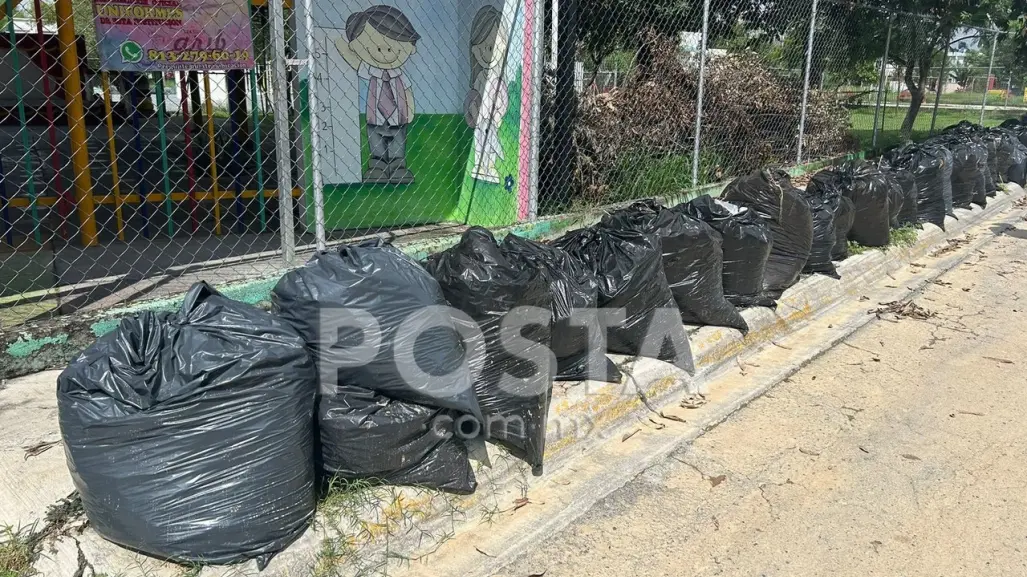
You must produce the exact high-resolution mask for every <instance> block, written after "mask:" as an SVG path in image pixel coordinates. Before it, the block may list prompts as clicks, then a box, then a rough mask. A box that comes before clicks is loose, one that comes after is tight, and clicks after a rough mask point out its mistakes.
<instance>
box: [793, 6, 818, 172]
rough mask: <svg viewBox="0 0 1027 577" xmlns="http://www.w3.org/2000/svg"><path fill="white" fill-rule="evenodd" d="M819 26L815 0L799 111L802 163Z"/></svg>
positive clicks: (799, 160) (798, 157) (798, 158)
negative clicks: (814, 48)
mask: <svg viewBox="0 0 1027 577" xmlns="http://www.w3.org/2000/svg"><path fill="white" fill-rule="evenodd" d="M816 27H817V0H813V7H812V9H811V12H810V16H809V40H808V42H807V43H806V72H805V75H804V76H803V81H802V109H801V111H800V112H799V146H798V147H797V148H798V152H797V153H796V155H795V163H796V164H802V140H803V138H805V135H806V105H807V104H808V103H809V75H810V69H811V68H812V67H813V34H814V32H815V31H816Z"/></svg>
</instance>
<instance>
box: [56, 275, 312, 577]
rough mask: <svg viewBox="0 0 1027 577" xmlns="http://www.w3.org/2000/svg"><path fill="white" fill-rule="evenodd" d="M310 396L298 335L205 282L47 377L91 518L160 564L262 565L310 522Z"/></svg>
mask: <svg viewBox="0 0 1027 577" xmlns="http://www.w3.org/2000/svg"><path fill="white" fill-rule="evenodd" d="M316 392H317V374H316V371H315V368H314V363H313V361H312V359H311V357H310V354H309V353H308V352H307V349H306V346H305V344H304V342H303V339H302V338H301V337H300V335H299V334H297V333H296V331H295V329H293V328H292V327H291V326H289V325H288V324H286V323H285V322H284V321H282V320H280V319H278V318H276V317H274V316H273V315H271V314H269V313H267V312H264V311H262V310H260V309H257V308H256V307H252V306H250V305H247V304H244V303H240V302H236V301H233V300H231V299H229V298H226V297H224V296H222V295H220V294H219V293H218V292H217V291H215V290H214V289H213V288H212V287H211V286H210V285H208V284H206V283H197V284H195V285H193V287H192V288H191V289H190V290H189V292H188V293H187V294H186V297H185V301H184V302H183V304H182V307H181V310H180V311H179V312H177V313H153V312H144V313H139V314H136V315H134V316H132V317H130V318H127V319H124V320H122V321H121V324H120V325H119V326H118V328H117V329H116V330H114V331H113V332H111V333H109V334H107V335H105V336H103V337H100V338H99V339H98V340H97V341H96V342H95V343H94V344H93V345H91V346H90V347H89V348H87V349H86V350H85V351H83V352H82V353H81V354H79V355H78V356H77V357H76V358H75V359H74V360H73V361H72V362H71V364H70V365H68V367H67V368H66V369H65V370H64V372H62V373H61V375H60V377H58V379H57V407H58V413H59V417H60V425H61V435H62V437H63V439H64V446H65V449H66V451H67V460H68V467H69V468H70V469H71V476H72V480H73V481H74V483H75V487H76V488H77V489H78V491H79V493H80V494H81V496H82V505H83V507H84V509H85V512H86V515H87V517H88V518H89V522H90V524H91V525H92V527H93V528H94V529H96V531H97V532H98V533H100V535H102V536H103V537H105V538H106V539H109V540H111V541H113V542H115V543H118V544H119V545H123V546H125V547H128V548H130V549H134V550H137V551H141V552H143V553H147V554H150V555H154V556H157V557H160V558H163V559H171V560H174V561H178V562H184V563H214V564H223V563H236V562H241V561H245V560H247V559H253V558H256V559H257V560H258V564H260V565H261V566H263V565H266V563H267V561H268V560H269V559H270V558H271V556H273V555H274V554H275V553H277V552H278V551H281V550H282V549H284V548H285V547H286V546H288V545H289V544H290V543H292V542H293V541H294V540H295V539H296V538H298V537H299V536H300V535H301V534H302V533H303V532H304V531H305V530H306V528H307V525H308V524H309V523H310V521H311V519H313V517H314V505H315V487H314V474H315V473H314V426H313V422H314V421H313V416H314V395H315V393H316Z"/></svg>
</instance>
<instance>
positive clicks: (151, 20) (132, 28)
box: [94, 0, 253, 72]
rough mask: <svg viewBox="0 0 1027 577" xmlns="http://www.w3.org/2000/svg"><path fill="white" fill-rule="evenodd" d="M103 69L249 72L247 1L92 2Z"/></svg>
mask: <svg viewBox="0 0 1027 577" xmlns="http://www.w3.org/2000/svg"><path fill="white" fill-rule="evenodd" d="M94 9H95V12H94V13H95V14H96V36H97V47H98V50H99V53H100V67H101V68H102V69H104V70H120V71H131V72H143V71H147V70H239V69H250V68H253V36H252V32H251V30H250V14H249V2H248V0H94Z"/></svg>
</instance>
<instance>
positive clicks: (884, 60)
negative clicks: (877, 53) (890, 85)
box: [870, 14, 895, 148]
mask: <svg viewBox="0 0 1027 577" xmlns="http://www.w3.org/2000/svg"><path fill="white" fill-rule="evenodd" d="M894 21H895V15H894V14H891V15H889V16H888V34H887V36H885V39H884V56H882V57H881V75H880V77H879V78H878V80H877V104H876V105H875V106H874V136H873V138H872V139H871V143H870V146H871V147H872V148H877V135H878V134H879V133H880V128H881V127H880V126H879V125H878V121H879V120H880V118H881V105H882V103H883V101H884V83H885V80H886V78H887V76H888V51H889V50H890V49H891V31H892V24H893V23H894ZM882 124H883V122H882Z"/></svg>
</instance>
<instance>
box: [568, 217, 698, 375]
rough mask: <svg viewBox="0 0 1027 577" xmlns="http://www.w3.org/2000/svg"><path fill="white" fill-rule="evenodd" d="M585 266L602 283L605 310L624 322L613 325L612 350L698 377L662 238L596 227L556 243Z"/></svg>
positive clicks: (608, 347) (609, 348) (609, 343)
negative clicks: (670, 282)
mask: <svg viewBox="0 0 1027 577" xmlns="http://www.w3.org/2000/svg"><path fill="white" fill-rule="evenodd" d="M553 244H554V245H555V246H558V247H560V248H562V249H564V250H566V251H567V252H569V253H570V254H571V255H573V256H574V257H576V258H578V259H579V260H581V261H582V262H583V263H585V266H587V267H589V269H591V270H592V271H593V272H595V273H596V277H597V278H598V279H599V306H600V308H603V309H606V311H601V312H604V313H605V314H613V315H615V318H616V316H620V315H621V314H623V318H622V319H620V320H619V322H610V323H608V325H612V326H610V328H609V329H608V330H607V339H606V350H607V351H609V352H611V353H619V354H622V355H633V356H643V357H652V358H656V359H659V360H661V361H666V362H670V363H673V364H674V365H676V366H677V367H679V368H681V369H683V370H685V371H686V372H688V373H689V374H692V373H694V372H695V364H694V362H693V360H692V349H691V346H690V345H689V343H688V336H687V334H686V333H685V327H684V326H683V325H682V324H681V313H680V312H679V311H678V307H677V303H676V302H675V301H674V295H673V294H672V293H671V292H670V285H668V284H667V277H666V275H665V274H664V272H663V262H662V260H663V259H662V256H661V255H662V245H661V243H660V237H659V235H656V234H651V233H644V232H641V231H638V230H636V229H631V228H628V229H611V228H608V227H604V226H593V227H589V228H583V229H578V230H573V231H571V232H568V233H567V234H565V235H563V236H562V237H560V238H558V239H556V240H555V241H553Z"/></svg>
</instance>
